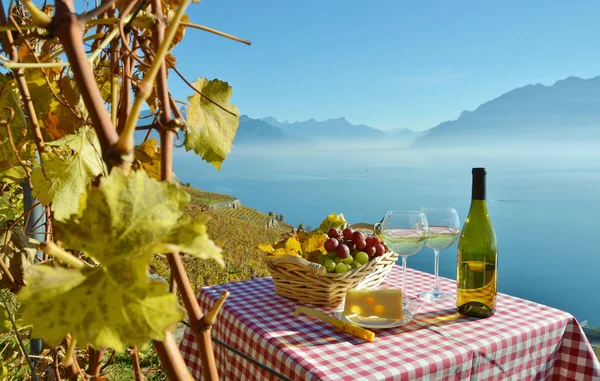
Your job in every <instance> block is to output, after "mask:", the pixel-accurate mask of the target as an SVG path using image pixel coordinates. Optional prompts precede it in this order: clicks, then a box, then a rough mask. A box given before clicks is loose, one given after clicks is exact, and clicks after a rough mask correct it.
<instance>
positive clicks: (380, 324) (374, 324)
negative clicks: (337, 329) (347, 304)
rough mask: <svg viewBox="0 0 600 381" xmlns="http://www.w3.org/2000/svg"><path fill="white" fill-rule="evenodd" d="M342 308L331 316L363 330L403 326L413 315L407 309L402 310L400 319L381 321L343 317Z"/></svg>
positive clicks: (373, 318)
mask: <svg viewBox="0 0 600 381" xmlns="http://www.w3.org/2000/svg"><path fill="white" fill-rule="evenodd" d="M342 312H344V306H341V307H338V308H336V309H335V310H334V311H333V315H334V316H335V317H336V318H338V319H340V320H345V321H349V322H350V323H354V324H356V325H359V326H361V327H363V328H374V329H378V328H394V327H399V326H401V325H404V324H406V323H408V322H409V321H411V320H412V319H413V314H412V312H410V311H409V310H408V309H406V308H404V309H403V310H402V319H382V318H378V317H368V318H367V317H362V316H358V315H355V314H352V315H348V316H344V315H343V314H342Z"/></svg>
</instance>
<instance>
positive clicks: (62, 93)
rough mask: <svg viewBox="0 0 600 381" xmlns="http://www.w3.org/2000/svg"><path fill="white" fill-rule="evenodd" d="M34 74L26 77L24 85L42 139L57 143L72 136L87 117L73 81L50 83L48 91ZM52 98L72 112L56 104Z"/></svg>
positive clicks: (47, 87) (37, 75) (63, 80)
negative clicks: (35, 115) (40, 128)
mask: <svg viewBox="0 0 600 381" xmlns="http://www.w3.org/2000/svg"><path fill="white" fill-rule="evenodd" d="M34 73H35V74H32V75H31V76H28V77H27V84H28V85H29V91H30V93H31V99H32V100H33V105H34V108H35V111H36V113H37V116H38V119H39V120H40V124H41V127H42V132H43V133H44V135H45V136H44V137H45V139H47V140H54V139H60V138H62V137H64V136H66V135H69V134H73V133H75V131H77V129H78V128H79V127H81V126H82V125H83V124H84V122H83V120H84V119H85V118H86V117H87V110H86V108H85V106H84V104H83V99H82V98H81V94H80V93H79V90H78V88H77V85H76V84H75V81H74V80H73V79H72V78H70V77H63V78H61V79H60V80H56V81H50V86H51V87H52V90H53V91H51V89H50V87H49V86H48V84H47V83H46V81H45V79H44V77H43V75H42V73H40V72H39V71H35V72H34ZM54 94H56V95H57V96H59V97H61V98H62V101H63V103H66V104H68V105H70V107H71V108H72V109H69V107H67V106H65V105H64V104H63V103H61V102H59V101H58V100H57V99H56V96H55V95H54Z"/></svg>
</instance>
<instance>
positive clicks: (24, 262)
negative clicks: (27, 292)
mask: <svg viewBox="0 0 600 381" xmlns="http://www.w3.org/2000/svg"><path fill="white" fill-rule="evenodd" d="M5 242H6V245H4V243H5ZM0 244H1V245H3V249H2V256H1V257H0V260H1V261H2V262H4V265H5V266H6V267H7V268H8V269H9V271H10V273H11V274H12V275H13V277H14V279H15V281H16V282H17V283H18V284H22V283H23V275H24V273H25V270H26V269H27V268H28V267H29V266H30V265H32V264H33V259H34V257H35V253H37V241H36V240H34V239H33V238H31V237H28V236H27V235H25V233H24V232H23V230H21V228H20V227H18V226H15V227H13V228H12V229H11V230H8V229H7V228H6V227H5V228H2V229H1V230H0ZM9 287H11V283H10V282H9V281H8V279H6V276H5V275H4V273H3V272H2V271H0V289H3V288H9Z"/></svg>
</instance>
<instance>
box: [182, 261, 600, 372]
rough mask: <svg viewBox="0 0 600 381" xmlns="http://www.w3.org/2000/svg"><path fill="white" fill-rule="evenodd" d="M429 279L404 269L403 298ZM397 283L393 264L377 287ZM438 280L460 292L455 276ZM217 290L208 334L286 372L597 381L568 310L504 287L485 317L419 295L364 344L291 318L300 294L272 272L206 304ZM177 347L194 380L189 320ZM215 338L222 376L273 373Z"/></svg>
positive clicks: (196, 365)
mask: <svg viewBox="0 0 600 381" xmlns="http://www.w3.org/2000/svg"><path fill="white" fill-rule="evenodd" d="M432 282H433V276H432V275H430V274H426V273H423V272H420V271H415V270H411V269H407V292H408V295H409V297H414V295H416V293H418V292H419V291H423V290H427V289H429V288H430V287H431V284H432ZM401 284H402V272H401V268H400V267H398V266H394V270H393V271H392V272H391V273H390V274H389V275H388V276H387V278H386V280H385V282H384V283H383V284H382V285H381V286H380V287H381V288H383V287H395V288H400V287H401ZM441 285H442V290H443V291H445V292H449V293H455V291H456V290H455V282H454V281H452V280H448V279H442V280H441ZM223 290H229V292H230V293H231V295H230V297H229V298H228V299H227V301H226V302H225V304H224V306H223V309H222V310H221V312H220V313H219V316H218V318H217V322H216V323H215V325H214V327H213V335H214V336H215V337H216V338H217V339H218V340H220V341H222V342H224V343H226V344H227V345H229V346H231V347H233V348H234V349H236V350H238V351H240V352H242V353H244V354H246V355H248V356H250V357H251V358H254V359H256V360H257V361H258V362H259V363H261V364H263V365H265V366H266V367H268V368H269V369H272V370H274V371H275V372H277V373H279V374H280V375H282V376H284V377H285V378H288V379H291V380H465V379H470V380H507V379H508V380H582V381H588V380H600V365H599V364H598V360H597V359H596V358H595V356H594V353H593V350H592V348H591V346H590V344H589V342H588V341H587V339H586V337H585V335H584V334H583V331H582V329H581V327H580V326H579V324H578V323H577V321H576V320H575V318H573V316H571V315H570V314H568V313H566V312H563V311H560V310H556V309H554V308H550V307H546V306H543V305H540V304H537V303H533V302H529V301H526V300H523V299H519V298H515V297H512V296H508V295H504V294H499V295H498V307H497V310H496V314H495V315H494V316H492V317H491V318H487V319H469V318H465V317H462V316H460V315H458V314H457V313H456V308H455V305H454V303H455V302H454V300H450V301H447V302H441V303H435V304H433V303H432V304H429V303H424V302H423V303H422V304H423V307H422V308H421V309H420V310H419V311H417V312H416V313H415V315H414V319H413V320H412V321H411V322H409V323H407V324H406V325H403V326H400V327H396V328H390V329H382V330H377V331H375V332H376V338H375V341H374V342H372V343H367V342H364V341H362V340H360V339H358V338H355V337H353V336H349V335H347V334H345V333H343V332H340V331H338V330H336V329H335V328H333V327H332V326H330V325H328V324H326V323H322V322H320V321H318V320H315V319H312V318H309V317H307V316H303V315H300V316H298V317H293V311H294V309H295V308H296V307H297V306H299V305H301V303H299V302H297V301H294V300H291V299H287V298H284V297H281V296H279V295H277V294H275V291H274V286H273V281H272V279H271V278H261V279H255V280H251V281H245V282H238V283H229V284H224V285H218V286H213V287H206V288H203V289H202V290H201V292H200V295H199V298H198V300H199V302H200V305H201V307H202V309H203V310H204V311H209V310H211V309H212V306H213V305H214V303H215V301H216V300H217V299H218V298H219V295H220V293H221V291H223ZM324 310H326V311H328V312H330V311H331V309H324ZM180 347H181V350H182V352H183V355H184V358H185V360H186V362H187V364H188V368H189V369H190V371H191V372H192V375H193V376H194V377H195V378H196V379H198V380H200V379H201V369H200V359H199V353H198V350H197V346H196V344H195V343H194V339H193V336H192V334H191V332H190V331H189V329H188V330H186V331H185V333H184V336H183V340H182V342H181V344H180ZM213 347H214V350H215V357H216V362H217V367H218V369H219V373H220V377H221V379H223V380H277V379H279V377H278V376H275V375H273V374H272V373H270V372H268V371H266V370H263V369H261V368H260V367H259V366H257V365H256V364H254V363H252V362H251V361H248V360H247V359H244V358H243V357H242V356H240V355H238V354H236V353H235V352H233V351H230V350H228V349H227V348H225V347H223V346H221V345H219V344H217V343H214V344H213Z"/></svg>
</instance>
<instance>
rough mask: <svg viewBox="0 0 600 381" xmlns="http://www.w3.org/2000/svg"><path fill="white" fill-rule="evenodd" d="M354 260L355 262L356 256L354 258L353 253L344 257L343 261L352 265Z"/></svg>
mask: <svg viewBox="0 0 600 381" xmlns="http://www.w3.org/2000/svg"><path fill="white" fill-rule="evenodd" d="M352 262H354V258H352V256H351V255H349V256H347V257H346V258H344V259H342V263H345V264H347V265H351V264H352Z"/></svg>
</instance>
